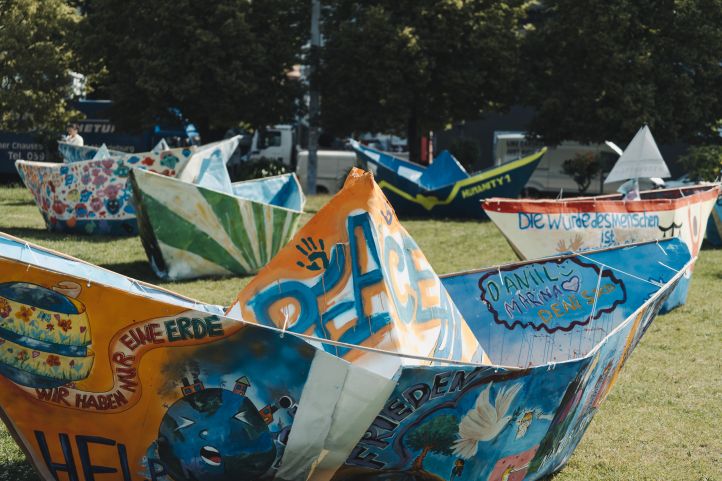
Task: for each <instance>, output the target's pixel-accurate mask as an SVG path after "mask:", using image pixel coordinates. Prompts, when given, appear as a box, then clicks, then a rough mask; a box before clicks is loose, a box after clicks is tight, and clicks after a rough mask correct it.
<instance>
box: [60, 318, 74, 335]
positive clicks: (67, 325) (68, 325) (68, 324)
mask: <svg viewBox="0 0 722 481" xmlns="http://www.w3.org/2000/svg"><path fill="white" fill-rule="evenodd" d="M58 326H60V329H62V330H63V332H68V331H69V330H70V329H72V328H73V321H71V320H70V319H60V320H59V321H58Z"/></svg>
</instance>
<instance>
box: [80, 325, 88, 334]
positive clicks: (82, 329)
mask: <svg viewBox="0 0 722 481" xmlns="http://www.w3.org/2000/svg"><path fill="white" fill-rule="evenodd" d="M86 329H88V328H87V327H85V326H80V332H81V334H82V333H83V332H85V331H86Z"/></svg>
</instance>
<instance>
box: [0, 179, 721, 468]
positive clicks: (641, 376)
mask: <svg viewBox="0 0 722 481" xmlns="http://www.w3.org/2000/svg"><path fill="white" fill-rule="evenodd" d="M327 200H328V197H322V196H318V197H311V198H310V199H309V206H308V208H307V210H308V212H309V214H306V216H305V217H304V219H303V220H302V222H305V221H306V220H308V219H309V218H310V215H311V214H310V213H313V212H315V211H317V210H318V208H319V207H320V206H321V205H323V204H324V203H325V202H326V201H327ZM404 225H405V226H406V228H407V229H408V230H409V232H410V233H411V235H412V236H413V237H414V238H415V239H416V241H417V243H418V244H419V246H420V247H421V249H422V250H423V252H424V253H425V254H426V256H427V257H428V258H429V261H430V262H431V264H432V265H433V266H434V268H435V269H436V271H437V272H439V273H446V272H452V271H459V270H464V269H471V268H477V267H483V266H488V265H493V264H498V263H503V262H509V261H513V260H515V256H514V254H513V252H512V251H511V249H510V248H509V247H508V246H507V244H506V242H505V241H504V239H503V238H502V236H501V235H500V234H499V233H498V232H497V230H496V228H495V227H494V225H493V224H491V223H489V222H487V223H477V222H452V221H429V220H427V221H420V220H410V221H405V222H404ZM0 230H1V231H4V232H7V233H9V234H11V235H15V236H18V237H21V238H23V239H26V240H28V241H30V242H34V243H37V244H40V245H42V246H45V247H49V248H52V249H56V250H58V251H61V252H65V253H68V254H70V255H73V256H76V257H79V258H81V259H84V260H87V261H89V262H92V263H95V264H99V265H101V266H103V267H106V268H108V269H112V270H114V271H118V272H121V273H123V274H126V275H129V276H132V277H135V278H139V279H142V280H146V281H149V282H153V283H157V280H156V279H155V277H154V275H153V273H152V271H151V270H150V267H149V266H148V264H147V261H146V257H145V253H144V252H143V248H142V247H141V244H140V240H139V239H138V238H131V239H114V238H101V237H93V238H91V237H75V236H64V235H58V234H51V233H48V232H47V231H45V228H44V224H43V221H42V218H41V216H40V214H39V213H38V211H37V209H36V207H35V204H34V203H33V201H32V198H31V196H30V195H29V193H27V192H26V191H25V190H24V189H20V188H7V187H6V188H0ZM248 281H249V278H230V279H215V280H200V281H189V282H181V283H160V285H162V286H163V287H166V288H169V289H171V290H174V291H176V292H180V293H182V294H185V295H188V296H190V297H194V298H196V299H200V300H202V301H206V302H210V303H215V304H224V305H227V304H228V303H229V302H230V301H231V300H232V299H233V298H234V297H235V294H236V293H237V292H238V291H239V290H240V289H241V288H243V286H245V285H246V284H247V283H248ZM721 355H722V250H714V249H704V250H703V251H702V252H701V254H700V259H699V262H698V263H697V267H696V269H695V273H694V278H693V282H692V289H691V292H690V296H689V299H688V301H687V304H686V305H685V306H683V307H681V308H679V309H676V310H675V311H673V312H672V313H671V314H668V315H666V316H662V317H659V318H657V319H656V320H655V322H654V323H653V324H652V327H651V328H650V329H649V331H648V332H647V333H646V334H645V337H644V338H643V340H642V342H641V344H640V345H639V347H638V348H637V349H636V351H635V352H634V354H633V355H632V358H631V359H630V361H629V362H628V363H627V365H626V366H625V368H624V369H623V370H622V373H621V376H620V379H619V382H618V383H617V385H616V386H615V388H614V390H613V391H612V393H611V394H610V395H609V397H608V398H607V401H606V402H605V403H604V404H603V405H602V407H601V409H600V411H599V413H598V414H597V415H596V417H595V418H594V421H593V422H592V424H591V427H590V428H589V430H588V431H587V433H586V435H585V436H584V439H583V440H582V442H581V444H580V445H579V447H578V448H577V450H576V451H575V453H574V455H573V456H572V458H571V460H570V461H569V464H568V465H567V466H566V467H565V468H564V469H563V470H562V471H561V472H560V473H558V474H557V475H556V476H554V477H553V479H554V481H578V480H619V481H622V480H623V481H636V480H650V481H651V480H674V481H685V480H690V481H692V480H694V481H712V480H715V481H722V429H721V427H720V425H721V424H722V357H721ZM36 479H38V478H37V477H36V475H35V473H34V472H33V470H32V469H31V468H30V466H29V465H28V464H27V462H26V461H25V457H24V455H23V454H22V452H21V451H20V449H19V448H18V447H17V445H16V444H15V443H14V441H13V440H12V438H11V437H10V435H9V434H8V433H7V431H6V430H5V429H4V428H3V427H2V426H1V425H0V481H10V480H12V481H15V480H17V481H25V480H36Z"/></svg>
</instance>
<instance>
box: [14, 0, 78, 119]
mask: <svg viewBox="0 0 722 481" xmlns="http://www.w3.org/2000/svg"><path fill="white" fill-rule="evenodd" d="M78 21H79V17H78V15H77V13H76V12H75V10H73V9H72V8H71V7H69V6H68V5H66V3H65V2H63V1H62V0H43V1H37V0H0V129H2V130H10V131H15V132H27V131H32V130H36V131H39V132H42V133H50V132H57V131H62V130H63V128H64V125H65V124H66V123H67V122H68V121H69V120H70V119H71V118H73V116H74V115H77V112H74V111H73V110H72V109H70V108H69V107H68V100H69V99H70V98H71V96H72V83H71V78H70V71H78V70H80V62H79V60H78V58H77V55H76V54H75V53H74V51H73V49H72V43H73V33H74V31H75V30H76V27H77V24H78Z"/></svg>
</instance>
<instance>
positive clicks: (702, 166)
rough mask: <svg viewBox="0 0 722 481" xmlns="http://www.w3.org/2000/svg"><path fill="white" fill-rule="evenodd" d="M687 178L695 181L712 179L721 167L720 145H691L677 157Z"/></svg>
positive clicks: (721, 150)
mask: <svg viewBox="0 0 722 481" xmlns="http://www.w3.org/2000/svg"><path fill="white" fill-rule="evenodd" d="M679 162H680V163H681V164H682V166H683V167H684V169H685V170H686V171H687V175H688V176H689V178H690V179H691V180H693V181H695V182H700V181H713V180H715V179H716V178H717V177H719V174H720V169H721V168H722V146H720V145H704V146H700V147H692V148H691V149H689V151H688V152H687V153H686V154H685V155H683V156H682V157H680V158H679Z"/></svg>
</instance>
